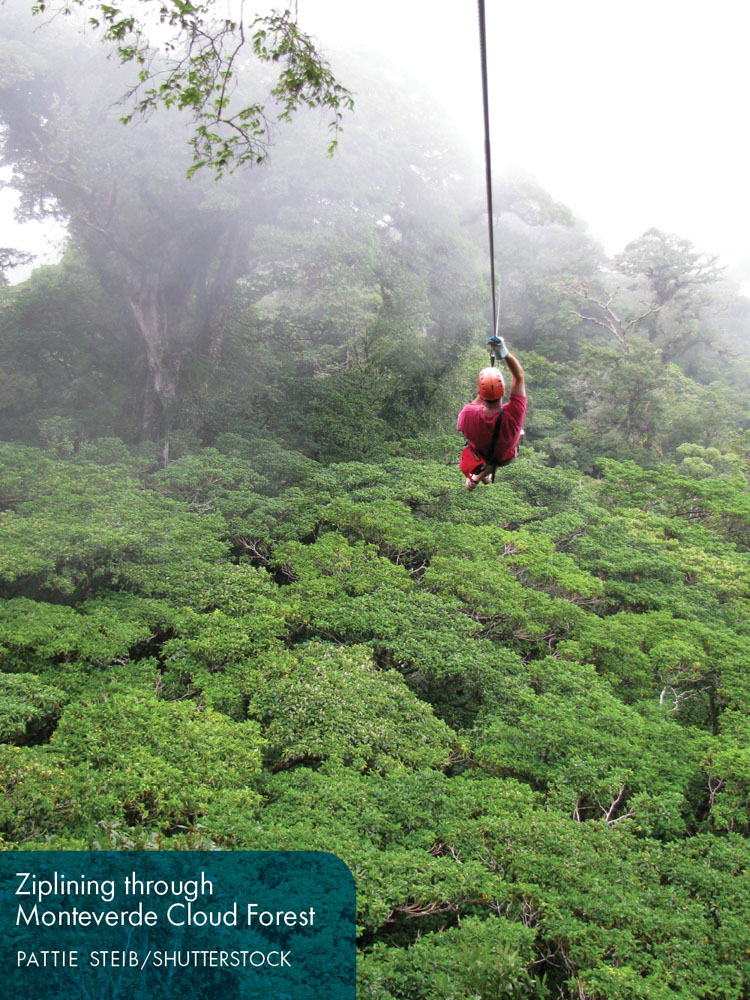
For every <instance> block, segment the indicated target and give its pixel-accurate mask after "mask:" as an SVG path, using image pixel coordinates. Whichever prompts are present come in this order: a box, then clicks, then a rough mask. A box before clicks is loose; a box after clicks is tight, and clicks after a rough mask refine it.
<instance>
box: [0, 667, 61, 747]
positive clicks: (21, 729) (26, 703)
mask: <svg viewBox="0 0 750 1000" xmlns="http://www.w3.org/2000/svg"><path fill="white" fill-rule="evenodd" d="M66 700H67V699H66V697H65V695H64V694H63V692H62V691H59V690H58V689H57V688H53V687H50V686H49V685H48V684H43V683H42V682H41V681H40V680H39V678H38V677H35V676H34V674H0V742H2V743H12V744H14V745H15V746H19V745H23V744H27V743H36V742H39V741H40V740H43V739H44V738H45V736H46V735H48V734H49V733H50V732H51V731H52V730H53V729H54V727H55V725H56V724H57V720H58V719H59V718H60V714H61V712H62V707H63V705H64V704H65V702H66Z"/></svg>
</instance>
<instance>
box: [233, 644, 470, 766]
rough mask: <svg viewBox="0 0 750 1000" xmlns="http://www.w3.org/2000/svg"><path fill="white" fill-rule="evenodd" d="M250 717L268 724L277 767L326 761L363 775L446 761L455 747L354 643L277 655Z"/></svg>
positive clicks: (400, 683) (396, 678)
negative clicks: (339, 646) (364, 773)
mask: <svg viewBox="0 0 750 1000" xmlns="http://www.w3.org/2000/svg"><path fill="white" fill-rule="evenodd" d="M248 712H249V713H250V714H251V715H253V716H255V717H257V718H259V719H261V720H263V721H264V724H265V729H264V731H265V735H266V738H267V739H268V742H269V750H270V756H269V761H270V762H271V763H272V768H273V769H274V770H283V769H285V768H287V767H289V766H292V765H295V764H299V763H301V762H305V763H306V764H308V765H310V764H313V763H316V762H321V761H324V762H326V763H327V764H329V765H333V766H340V767H347V768H356V769H357V770H359V771H361V772H381V773H382V772H388V771H391V770H394V769H397V770H398V769H399V768H402V767H408V768H413V769H419V768H425V767H434V766H437V765H440V764H445V763H446V762H447V760H448V758H449V756H450V754H451V751H452V750H453V749H454V747H455V737H454V735H453V733H452V732H451V730H450V729H449V728H448V727H447V726H446V725H445V724H444V723H442V722H440V721H439V720H437V719H435V718H434V716H433V714H432V711H431V710H430V708H429V706H428V705H426V704H425V703H424V702H422V701H420V700H419V699H417V698H416V697H415V696H414V695H413V694H412V693H411V692H410V691H409V689H408V688H407V687H406V684H405V683H404V680H403V678H402V677H401V676H400V675H399V674H398V673H397V672H396V671H394V670H391V671H380V670H378V669H377V668H376V666H375V664H374V663H373V661H372V656H371V655H370V654H369V651H368V650H366V649H363V648H358V647H356V646H350V647H348V648H347V649H346V650H343V649H340V648H337V647H327V646H323V645H319V644H313V645H309V646H302V647H300V650H299V655H298V656H297V655H292V654H290V653H287V654H282V655H278V654H277V655H275V656H273V658H272V661H271V663H270V664H269V666H268V667H267V668H266V670H265V671H264V676H263V678H262V680H261V682H260V683H259V684H258V687H257V689H256V691H255V692H254V694H253V696H252V698H251V700H250V704H249V707H248Z"/></svg>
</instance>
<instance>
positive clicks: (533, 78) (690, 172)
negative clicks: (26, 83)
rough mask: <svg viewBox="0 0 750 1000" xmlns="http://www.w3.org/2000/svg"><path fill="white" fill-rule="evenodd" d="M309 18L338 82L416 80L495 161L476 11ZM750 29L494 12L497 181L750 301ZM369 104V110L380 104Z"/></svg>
mask: <svg viewBox="0 0 750 1000" xmlns="http://www.w3.org/2000/svg"><path fill="white" fill-rule="evenodd" d="M271 6H272V5H271V4H264V3H258V4H256V5H255V9H256V10H258V11H259V12H261V11H263V10H266V9H270V7H271ZM298 11H299V18H300V23H301V26H302V28H303V29H304V30H307V31H309V32H311V33H312V34H313V35H315V36H316V37H317V38H318V40H319V41H320V43H321V45H322V47H323V48H324V50H325V51H326V52H327V53H328V55H329V57H330V59H331V61H332V62H333V65H334V68H335V67H336V58H337V54H338V53H339V52H341V51H345V52H346V53H349V54H356V55H357V57H358V59H360V60H361V61H362V62H363V63H365V64H366V63H368V62H370V63H371V64H372V65H373V66H374V67H377V68H379V69H380V70H381V71H382V72H391V73H396V74H398V75H399V76H400V77H402V78H404V79H406V80H408V81H411V84H407V85H412V86H414V87H415V89H418V90H419V91H420V92H422V93H426V94H428V95H430V98H431V99H432V100H433V101H434V106H435V110H436V113H437V114H444V115H445V121H446V128H447V130H448V131H450V132H455V133H456V134H457V135H458V136H459V138H460V142H461V146H462V151H463V153H464V154H466V155H469V156H471V157H473V158H475V159H476V160H477V161H479V160H480V159H481V157H482V154H483V139H482V120H481V90H480V75H479V43H478V29H477V8H476V5H475V4H474V3H469V2H464V3H456V2H447V0H410V2H409V3H408V4H404V3H403V2H397V0H379V2H378V3H377V4H376V3H361V2H360V3H356V4H352V3H351V2H350V0H300V2H299V3H298ZM749 29H750V7H748V5H746V4H739V3H737V2H736V0H735V2H733V0H721V2H719V3H715V4H713V5H712V6H711V8H710V10H709V8H707V7H706V6H704V5H701V6H698V5H686V4H683V3H679V2H677V0H662V2H660V3H659V4H650V3H648V2H646V0H635V2H628V3H623V2H619V0H618V2H614V3H607V4H602V3H600V2H596V0H575V2H574V3H572V4H566V5H560V4H557V3H554V2H549V0H534V2H527V3H520V2H516V3H511V4H507V3H506V4H499V3H489V4H488V11H487V33H488V51H489V62H490V66H489V83H490V92H491V93H490V110H491V119H492V150H493V164H494V169H495V173H496V175H500V174H502V173H503V172H504V171H519V170H520V171H524V172H528V173H530V174H531V175H533V176H534V177H535V178H536V179H537V180H538V181H539V183H540V184H541V185H542V186H543V187H544V188H546V189H547V190H549V191H550V193H551V194H552V195H553V197H554V198H556V199H558V200H560V201H562V202H564V203H565V204H567V205H569V206H570V208H571V209H572V210H573V212H574V214H575V215H576V216H577V217H578V218H580V219H582V220H584V221H585V222H586V223H587V224H588V226H589V229H590V232H591V233H592V234H593V235H595V236H597V237H598V238H599V239H600V240H601V241H602V242H603V244H604V246H605V248H606V250H607V252H609V253H616V252H617V251H618V250H620V249H622V247H623V246H624V245H625V244H626V243H627V242H628V241H630V240H632V239H634V238H635V237H636V236H638V235H639V234H640V233H642V232H643V231H644V230H645V229H647V228H648V227H651V226H656V227H659V228H661V229H663V230H665V231H668V232H675V233H678V234H679V235H681V236H685V237H687V238H688V239H690V240H691V241H692V242H693V243H694V244H695V245H696V247H697V248H698V249H700V250H702V251H706V252H710V253H717V254H719V255H720V257H721V259H722V261H723V262H724V263H725V264H726V265H728V268H729V273H730V275H731V276H732V277H734V278H735V279H736V280H737V281H738V282H739V283H741V284H743V283H744V287H745V289H747V290H750V247H749V246H748V243H747V239H746V235H745V234H746V233H747V231H748V229H749V228H750V198H748V195H747V177H748V172H749V170H748V168H749V166H750V164H749V163H748V151H747V140H746V134H745V133H746V124H745V123H746V118H747V97H746V92H747V88H746V53H745V46H746V40H747V37H748V33H749ZM48 30H52V29H48ZM343 82H344V83H346V79H344V80H343ZM356 97H357V106H358V107H359V108H364V107H366V104H367V101H368V94H367V93H362V92H360V93H358V94H357V95H356ZM356 113H357V112H356V110H355V114H356ZM342 141H343V142H345V141H346V132H344V135H343V136H342ZM11 200H12V196H11V194H10V193H9V192H4V193H3V199H2V201H0V211H1V212H2V216H3V217H4V220H5V221H4V225H3V231H4V234H5V235H4V239H3V241H2V242H3V243H10V242H11V241H14V244H13V245H15V246H18V247H19V248H22V249H24V248H26V249H28V248H30V247H33V248H34V249H38V248H39V246H40V243H39V239H40V234H39V229H38V227H37V228H36V229H34V230H24V231H18V230H17V229H15V227H13V225H12V223H11V220H10V216H11V207H10V206H11ZM50 233H51V235H52V237H53V239H54V240H57V241H59V236H60V233H59V230H57V231H54V232H53V231H51V230H50ZM52 252H54V250H53V251H52Z"/></svg>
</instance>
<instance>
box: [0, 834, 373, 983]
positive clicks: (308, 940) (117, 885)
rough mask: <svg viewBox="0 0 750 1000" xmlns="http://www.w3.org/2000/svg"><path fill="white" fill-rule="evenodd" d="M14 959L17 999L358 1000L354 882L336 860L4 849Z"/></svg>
mask: <svg viewBox="0 0 750 1000" xmlns="http://www.w3.org/2000/svg"><path fill="white" fill-rule="evenodd" d="M0 956H1V959H2V967H3V969H4V970H5V976H4V978H5V988H6V990H7V993H6V995H7V996H13V997H14V1000H52V998H53V997H54V998H55V1000H69V998H71V1000H72V998H74V997H75V998H78V1000H80V998H84V997H85V998H89V1000H218V998H221V1000H235V998H236V1000H354V997H355V894H354V882H353V879H352V876H351V873H350V871H349V869H348V868H347V867H346V865H345V864H344V863H343V861H341V860H340V859H339V858H337V857H335V856H334V855H333V854H326V853H324V852H309V851H138V852H125V851H122V852H119V851H94V852H82V851H7V852H0Z"/></svg>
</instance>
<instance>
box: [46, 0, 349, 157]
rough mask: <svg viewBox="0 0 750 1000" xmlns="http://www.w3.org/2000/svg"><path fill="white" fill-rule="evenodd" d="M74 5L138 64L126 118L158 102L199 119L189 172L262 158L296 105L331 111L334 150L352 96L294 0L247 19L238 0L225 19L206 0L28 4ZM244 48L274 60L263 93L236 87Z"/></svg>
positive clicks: (59, 8)
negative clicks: (303, 26) (257, 96)
mask: <svg viewBox="0 0 750 1000" xmlns="http://www.w3.org/2000/svg"><path fill="white" fill-rule="evenodd" d="M76 7H78V8H81V9H82V10H83V12H84V14H85V15H86V16H87V21H88V25H89V26H90V27H93V28H95V29H98V30H100V33H101V37H102V40H103V41H105V42H107V43H110V44H111V46H112V47H113V48H114V51H115V53H116V54H117V56H118V58H119V59H120V61H121V62H122V63H131V62H133V63H135V65H136V67H137V80H136V82H135V83H134V84H133V85H132V86H131V87H130V89H129V90H128V92H127V93H126V95H125V96H126V99H129V100H130V101H131V102H132V110H131V111H130V112H129V113H128V114H126V115H125V116H124V118H123V121H124V122H128V121H130V120H131V119H132V118H133V116H134V115H141V116H148V115H150V114H151V113H152V112H153V111H154V110H156V109H157V108H159V107H163V108H172V107H176V108H179V109H180V110H187V111H188V112H189V114H190V116H191V117H192V120H193V124H194V127H195V131H194V134H193V137H192V139H191V140H190V145H191V147H192V151H193V164H192V166H191V167H190V171H189V172H190V173H193V172H195V171H196V170H198V169H199V168H201V167H204V166H208V167H211V168H213V170H214V171H215V172H216V174H217V175H218V176H221V175H222V174H223V173H224V172H226V171H229V172H231V171H232V170H234V169H236V168H237V167H239V166H241V165H242V164H244V163H254V164H258V163H262V162H263V161H264V160H265V159H266V157H267V155H268V146H269V144H270V140H271V133H272V130H273V127H274V124H275V123H276V122H288V121H290V120H291V118H292V116H293V115H294V114H295V112H296V111H298V110H299V108H301V107H309V108H316V107H318V108H323V109H326V110H328V111H330V112H331V114H332V115H333V117H332V120H331V123H330V126H329V127H330V128H331V129H332V130H333V132H334V138H333V140H332V142H331V144H330V146H329V152H333V149H334V148H335V146H336V144H337V140H336V137H335V136H336V134H337V133H338V131H339V128H340V126H341V120H342V117H343V111H344V110H351V109H352V107H353V100H352V96H351V94H350V92H349V91H348V90H347V89H346V88H345V87H343V86H342V85H341V84H339V83H338V82H337V81H336V79H335V78H334V76H333V73H332V72H331V69H330V67H329V65H328V63H327V62H326V60H325V59H324V58H323V57H322V55H321V54H320V52H319V51H318V50H317V48H316V47H315V43H314V41H313V39H312V38H311V37H310V36H309V35H307V34H305V33H304V32H303V31H301V30H300V28H299V25H298V23H297V17H296V5H295V13H294V14H293V13H292V11H291V10H290V9H287V10H284V11H273V12H272V13H271V14H268V15H255V16H251V17H249V18H246V17H245V15H244V13H243V8H242V6H240V7H239V8H238V12H236V13H234V14H232V15H231V16H230V17H224V18H220V17H217V15H216V14H215V12H214V10H213V7H214V5H213V3H212V2H211V0H206V2H203V3H193V2H192V0H140V2H139V3H138V4H137V6H136V8H135V12H134V8H133V6H132V5H131V6H130V7H129V8H122V7H119V6H118V7H115V6H113V5H112V4H108V3H104V2H98V0H39V2H37V3H35V4H34V6H33V7H32V11H33V12H34V13H35V14H44V13H59V12H62V13H65V14H70V13H71V12H72V11H73V10H74V9H75V8H76ZM154 38H158V39H159V41H158V42H155V41H154V40H153V39H154ZM248 53H251V54H252V55H253V56H254V57H255V59H257V60H258V61H259V62H260V63H262V64H265V65H273V66H274V68H276V67H278V70H276V71H275V78H274V76H273V75H272V78H271V81H270V83H269V84H268V95H267V97H265V98H263V99H262V100H260V101H258V100H250V101H249V102H248V100H247V98H246V96H245V95H244V94H243V93H242V91H241V90H238V83H239V76H240V71H241V68H242V67H243V63H244V60H245V57H246V55H247V54H248Z"/></svg>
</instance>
